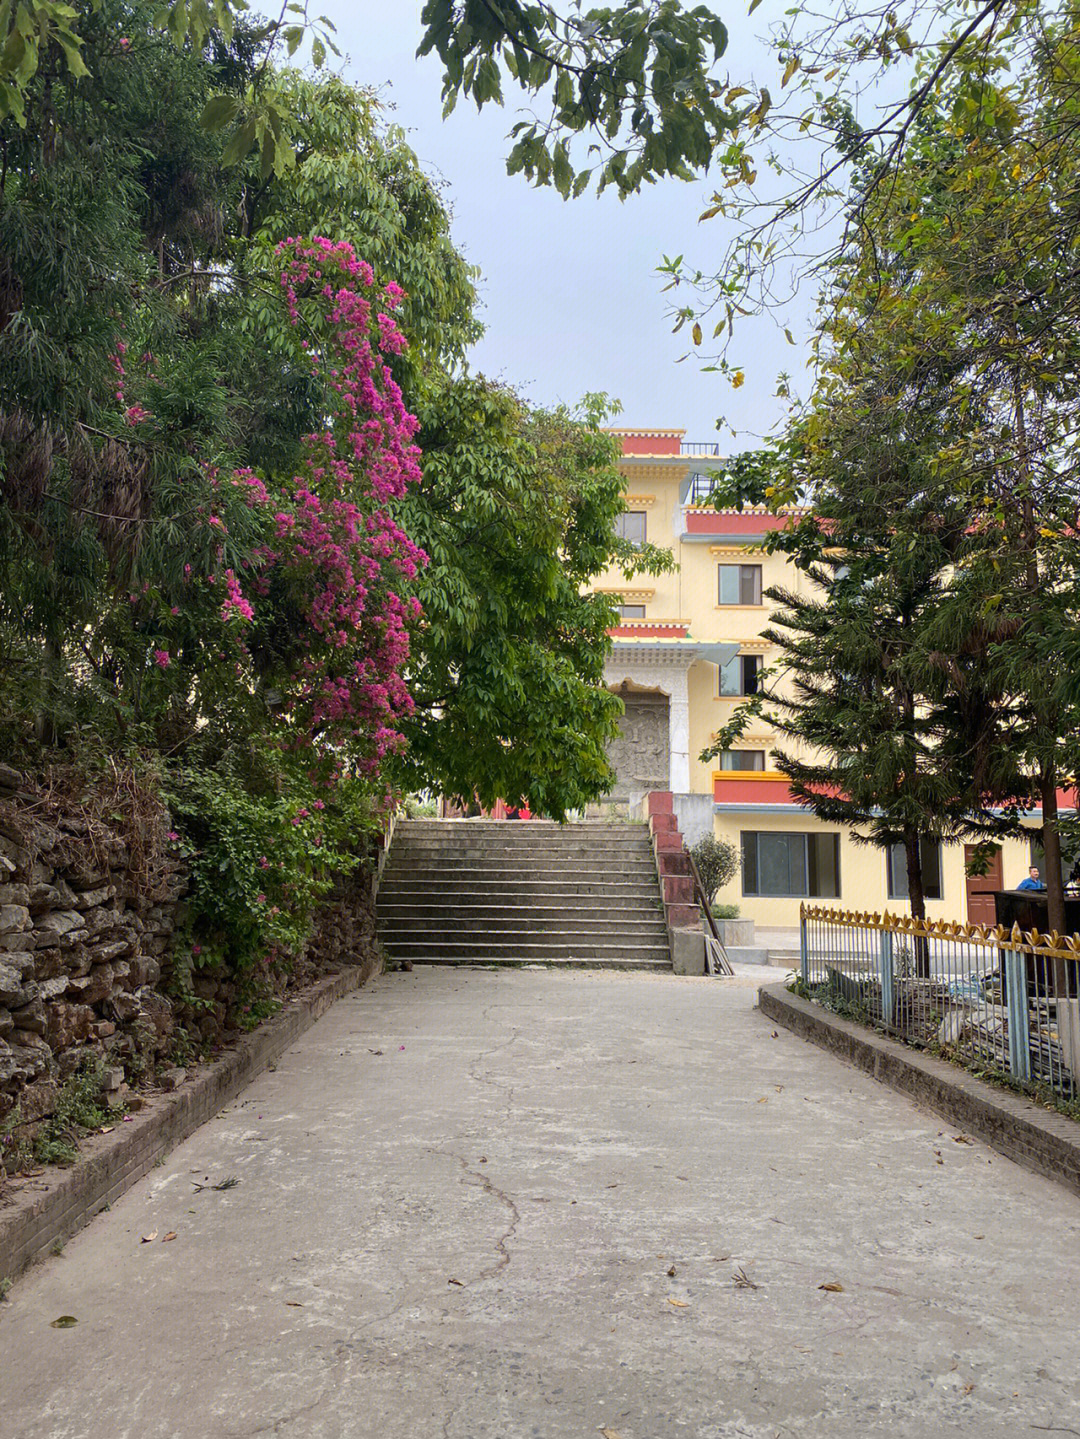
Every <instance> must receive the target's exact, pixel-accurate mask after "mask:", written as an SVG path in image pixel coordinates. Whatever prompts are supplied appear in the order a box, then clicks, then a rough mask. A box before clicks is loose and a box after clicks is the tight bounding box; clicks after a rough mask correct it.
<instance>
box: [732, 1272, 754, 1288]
mask: <svg viewBox="0 0 1080 1439" xmlns="http://www.w3.org/2000/svg"><path fill="white" fill-rule="evenodd" d="M731 1277H732V1279H733V1280H734V1282H735V1288H736V1289H760V1288H761V1285H760V1284H755V1283H754V1281H753V1280H752V1279H751V1278H750V1276H749V1275H748V1274H747V1272H746V1270H745V1269H742V1268H739V1269H736V1271H735V1273H734V1274H733V1275H732V1276H731Z"/></svg>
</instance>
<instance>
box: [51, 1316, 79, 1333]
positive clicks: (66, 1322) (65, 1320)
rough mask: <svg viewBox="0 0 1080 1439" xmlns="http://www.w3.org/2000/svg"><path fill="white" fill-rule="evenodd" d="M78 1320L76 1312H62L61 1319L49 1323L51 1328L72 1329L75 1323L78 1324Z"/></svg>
mask: <svg viewBox="0 0 1080 1439" xmlns="http://www.w3.org/2000/svg"><path fill="white" fill-rule="evenodd" d="M78 1322H79V1321H78V1320H77V1319H76V1318H75V1316H74V1314H61V1316H60V1318H59V1319H54V1320H53V1322H52V1323H51V1324H50V1325H49V1328H50V1329H70V1328H72V1326H73V1325H75V1324H78Z"/></svg>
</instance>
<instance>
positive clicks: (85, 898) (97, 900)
mask: <svg viewBox="0 0 1080 1439" xmlns="http://www.w3.org/2000/svg"><path fill="white" fill-rule="evenodd" d="M115 895H116V886H115V885H114V884H103V885H99V887H98V888H97V889H87V890H84V891H83V892H82V893H81V894H77V895H76V897H75V908H76V909H83V910H85V909H96V908H97V906H98V905H101V904H104V903H105V902H106V901H107V900H110V899H113V898H115Z"/></svg>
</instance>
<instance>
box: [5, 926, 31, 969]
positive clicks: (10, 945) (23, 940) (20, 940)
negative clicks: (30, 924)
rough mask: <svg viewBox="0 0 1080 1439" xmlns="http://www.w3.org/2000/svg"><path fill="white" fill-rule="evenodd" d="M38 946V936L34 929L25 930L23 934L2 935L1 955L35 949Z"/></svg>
mask: <svg viewBox="0 0 1080 1439" xmlns="http://www.w3.org/2000/svg"><path fill="white" fill-rule="evenodd" d="M36 944H37V935H35V933H34V931H33V930H32V929H25V930H23V931H22V933H21V934H19V933H12V934H0V955H4V954H7V953H10V952H11V951H12V950H18V949H22V950H26V949H33V948H34V947H35V945H36ZM5 962H6V961H5Z"/></svg>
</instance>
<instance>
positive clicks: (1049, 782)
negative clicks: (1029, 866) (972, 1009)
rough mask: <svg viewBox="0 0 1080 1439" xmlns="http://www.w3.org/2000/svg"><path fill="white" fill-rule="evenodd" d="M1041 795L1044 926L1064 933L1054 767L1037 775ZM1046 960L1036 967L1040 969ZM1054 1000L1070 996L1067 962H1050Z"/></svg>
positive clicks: (1063, 896)
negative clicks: (1044, 881)
mask: <svg viewBox="0 0 1080 1439" xmlns="http://www.w3.org/2000/svg"><path fill="white" fill-rule="evenodd" d="M1039 787H1040V790H1041V792H1042V814H1043V822H1042V847H1043V867H1044V869H1045V870H1046V873H1045V875H1044V876H1043V878H1044V879H1045V880H1046V923H1047V928H1049V929H1050V930H1057V932H1058V934H1064V933H1065V883H1064V880H1063V879H1062V877H1061V829H1060V826H1059V824H1058V804H1057V766H1056V765H1055V764H1049V765H1047V766H1046V767H1045V768H1044V769H1043V771H1042V773H1041V774H1040V776H1039ZM1045 962H1046V961H1045V960H1044V961H1041V962H1040V963H1039V965H1038V967H1039V968H1040V969H1041V968H1042V966H1043V964H1045ZM1050 963H1051V966H1052V974H1053V990H1054V997H1055V999H1062V1000H1064V999H1067V998H1068V995H1069V973H1068V970H1069V961H1068V960H1067V959H1054V960H1051V962H1050Z"/></svg>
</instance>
